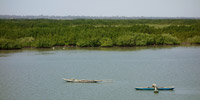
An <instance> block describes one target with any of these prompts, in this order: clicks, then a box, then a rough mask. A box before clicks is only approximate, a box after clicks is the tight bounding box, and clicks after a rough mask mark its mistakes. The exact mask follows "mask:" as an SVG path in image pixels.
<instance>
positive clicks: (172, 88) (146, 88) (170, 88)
mask: <svg viewBox="0 0 200 100" xmlns="http://www.w3.org/2000/svg"><path fill="white" fill-rule="evenodd" d="M135 89H136V90H155V88H153V87H136V88H135ZM157 89H158V90H174V87H158V88H157Z"/></svg>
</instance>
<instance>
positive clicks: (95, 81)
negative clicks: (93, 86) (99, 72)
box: [64, 78, 103, 83]
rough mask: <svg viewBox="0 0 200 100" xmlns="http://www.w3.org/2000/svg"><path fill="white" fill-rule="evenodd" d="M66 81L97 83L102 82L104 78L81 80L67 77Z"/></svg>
mask: <svg viewBox="0 0 200 100" xmlns="http://www.w3.org/2000/svg"><path fill="white" fill-rule="evenodd" d="M64 80H65V81H66V82H71V83H97V82H101V81H103V80H79V79H65V78H64Z"/></svg>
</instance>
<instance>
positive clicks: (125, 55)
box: [0, 46, 200, 100]
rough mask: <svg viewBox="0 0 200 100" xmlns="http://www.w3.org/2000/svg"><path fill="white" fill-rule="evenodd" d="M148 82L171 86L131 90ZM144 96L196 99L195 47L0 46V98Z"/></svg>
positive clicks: (199, 85)
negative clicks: (42, 47)
mask: <svg viewBox="0 0 200 100" xmlns="http://www.w3.org/2000/svg"><path fill="white" fill-rule="evenodd" d="M62 78H77V79H97V80H107V81H105V82H100V83H88V84H86V83H67V82H65V81H64V80H63V79H62ZM153 83H156V84H157V86H175V90H174V91H159V93H158V94H155V93H153V91H138V90H135V87H138V86H151V85H152V84H153ZM147 99H148V100H159V99H160V100H200V46H162V47H154V46H153V47H132V48H131V47H122V48H120V47H112V48H65V49H62V48H55V50H52V49H22V50H0V100H147Z"/></svg>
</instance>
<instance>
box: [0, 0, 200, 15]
mask: <svg viewBox="0 0 200 100" xmlns="http://www.w3.org/2000/svg"><path fill="white" fill-rule="evenodd" d="M0 15H48V16H52V15H54V16H68V15H72V16H127V17H132V16H135V17H141V16H144V17H200V0H0Z"/></svg>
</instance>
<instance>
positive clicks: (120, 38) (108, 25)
mask: <svg viewBox="0 0 200 100" xmlns="http://www.w3.org/2000/svg"><path fill="white" fill-rule="evenodd" d="M154 25H157V26H158V25H167V26H166V27H162V28H156V27H155V26H154ZM182 42H189V43H195V44H199V43H200V20H197V19H162V20H161V19H157V20H155V19H153V20H152V19H138V20H92V19H87V20H86V19H77V20H49V19H34V20H33V19H12V20H11V19H0V49H20V48H23V47H37V48H47V47H53V46H79V47H97V46H102V47H109V46H146V45H178V44H180V43H182Z"/></svg>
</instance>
